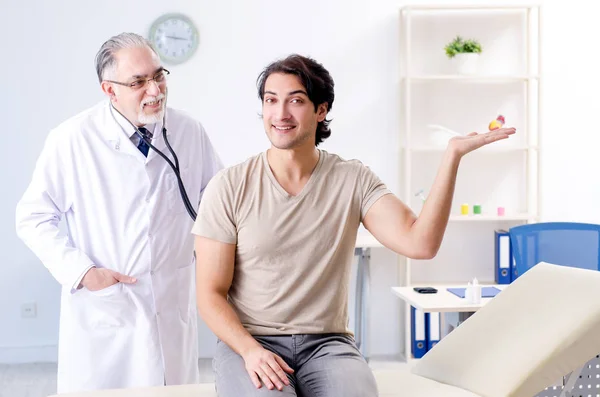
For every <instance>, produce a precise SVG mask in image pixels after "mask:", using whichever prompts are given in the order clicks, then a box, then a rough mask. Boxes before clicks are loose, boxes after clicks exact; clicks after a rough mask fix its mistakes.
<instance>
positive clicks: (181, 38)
mask: <svg viewBox="0 0 600 397" xmlns="http://www.w3.org/2000/svg"><path fill="white" fill-rule="evenodd" d="M165 37H166V38H168V39H173V40H185V41H188V39H186V38H185V37H177V36H165Z"/></svg>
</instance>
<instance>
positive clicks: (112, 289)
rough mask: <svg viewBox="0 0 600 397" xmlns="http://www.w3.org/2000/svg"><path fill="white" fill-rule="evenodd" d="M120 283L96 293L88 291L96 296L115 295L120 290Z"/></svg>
mask: <svg viewBox="0 0 600 397" xmlns="http://www.w3.org/2000/svg"><path fill="white" fill-rule="evenodd" d="M120 284H121V283H118V282H117V283H114V284H113V285H111V286H109V287H106V288H103V289H99V290H98V291H90V293H91V294H92V295H96V296H111V295H113V294H115V293H118V292H119V291H120V290H121V285H120Z"/></svg>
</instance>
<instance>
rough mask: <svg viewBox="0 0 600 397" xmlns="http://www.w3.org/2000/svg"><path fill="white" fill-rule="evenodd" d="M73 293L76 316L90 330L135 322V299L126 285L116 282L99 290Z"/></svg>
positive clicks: (123, 325) (122, 325)
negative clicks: (129, 293) (126, 289)
mask: <svg viewBox="0 0 600 397" xmlns="http://www.w3.org/2000/svg"><path fill="white" fill-rule="evenodd" d="M82 292H83V293H82V294H81V295H80V294H74V295H73V310H74V311H75V313H74V315H75V318H77V319H79V320H80V321H81V326H82V327H83V328H85V329H87V330H89V331H92V330H99V329H103V328H116V327H125V326H126V325H128V324H131V323H133V320H134V315H135V313H134V310H133V301H132V300H131V298H130V297H129V295H128V293H127V291H125V286H124V284H122V283H116V284H113V285H111V286H110V287H108V288H104V289H101V290H99V291H89V290H83V291H82Z"/></svg>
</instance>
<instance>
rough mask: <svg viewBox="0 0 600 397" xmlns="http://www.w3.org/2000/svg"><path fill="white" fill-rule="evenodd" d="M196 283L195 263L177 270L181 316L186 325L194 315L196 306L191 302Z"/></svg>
mask: <svg viewBox="0 0 600 397" xmlns="http://www.w3.org/2000/svg"><path fill="white" fill-rule="evenodd" d="M195 283H196V272H195V266H194V263H193V262H192V264H191V265H188V266H185V267H181V268H179V269H177V285H178V286H179V290H178V294H179V296H178V301H179V302H178V306H179V316H180V317H181V320H182V321H183V322H185V323H187V322H188V321H190V318H191V317H192V316H193V315H194V310H192V308H193V307H194V305H193V304H192V302H191V300H192V297H193V296H192V295H193V293H192V292H193V291H194V285H195Z"/></svg>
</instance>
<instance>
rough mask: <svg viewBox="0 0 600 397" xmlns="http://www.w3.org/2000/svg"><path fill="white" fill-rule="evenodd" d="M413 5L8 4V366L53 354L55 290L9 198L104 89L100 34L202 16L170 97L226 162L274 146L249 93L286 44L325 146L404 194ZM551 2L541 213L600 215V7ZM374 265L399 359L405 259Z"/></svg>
mask: <svg viewBox="0 0 600 397" xmlns="http://www.w3.org/2000/svg"><path fill="white" fill-rule="evenodd" d="M415 3H425V1H423V0H416V1H415ZM437 3H451V2H449V1H439V2H437ZM517 3H520V2H517ZM405 4H406V2H404V1H392V0H370V1H366V0H329V1H318V0H304V1H303V2H302V3H301V4H299V3H291V2H282V1H278V0H262V1H258V0H257V1H252V2H249V1H244V0H219V1H215V0H211V1H205V0H202V1H193V2H192V1H183V0H174V1H170V2H165V1H157V0H147V1H143V2H141V1H136V2H134V1H130V2H123V1H116V0H105V1H103V2H81V1H75V0H64V1H62V2H61V3H60V5H59V4H57V3H56V2H47V1H41V0H37V1H30V2H13V1H9V0H0V9H1V10H2V12H1V13H2V17H3V18H2V19H3V22H4V23H3V24H2V25H0V37H3V43H2V61H1V62H0V76H2V77H1V78H0V88H1V90H0V94H1V99H0V103H1V106H0V115H1V116H2V120H3V124H4V134H3V135H4V139H5V146H4V147H5V149H4V153H3V156H2V157H0V170H2V171H1V172H2V181H3V182H4V186H5V188H4V189H3V192H4V194H3V195H2V196H1V197H0V236H1V237H2V240H1V241H2V243H1V244H2V245H1V246H0V248H1V250H0V252H1V253H2V257H1V260H0V263H1V265H0V324H2V325H3V326H2V327H0V361H31V360H36V359H47V360H51V359H54V358H55V357H54V356H55V346H56V341H57V335H58V313H59V305H58V295H59V289H58V285H57V283H56V282H55V281H54V280H53V279H52V278H51V277H50V276H49V274H48V273H47V271H46V270H45V269H44V268H43V266H42V265H41V264H40V263H39V261H38V260H37V259H36V258H35V257H34V256H33V255H32V254H31V253H30V252H29V251H28V249H27V248H26V247H25V246H24V245H23V244H22V243H21V242H20V241H19V240H18V239H17V237H16V235H15V232H14V208H15V204H16V202H17V200H18V199H19V197H20V195H21V194H22V192H23V191H24V189H25V187H26V185H27V183H28V181H29V179H30V176H31V172H32V170H33V167H34V162H35V160H36V158H37V156H38V154H39V152H40V149H41V147H42V144H43V140H44V138H45V136H46V134H47V132H48V130H49V129H50V128H52V127H53V126H55V125H56V124H58V123H59V122H61V121H62V120H64V119H65V118H68V117H70V116H72V115H74V114H75V113H77V112H79V111H81V110H83V109H85V108H87V107H89V106H91V105H93V104H94V103H95V102H97V101H98V100H100V99H102V95H101V92H100V89H99V87H98V83H97V81H96V77H95V73H94V65H93V59H94V55H95V53H96V51H97V49H98V48H99V46H100V45H101V44H102V42H103V41H104V40H105V39H106V38H108V37H110V36H111V35H113V34H116V33H119V32H122V31H134V32H138V33H142V34H146V32H147V31H148V28H149V26H150V23H151V22H152V21H153V19H154V18H157V17H158V16H160V15H161V14H162V13H163V12H171V11H181V12H184V13H186V14H187V15H188V16H190V17H191V18H192V19H194V20H195V22H196V23H197V25H198V26H199V29H200V35H201V38H200V40H201V43H200V48H199V50H198V52H197V54H196V55H195V57H194V58H193V59H191V60H190V61H189V62H188V63H186V64H184V65H181V66H175V67H170V68H169V69H170V70H171V71H172V76H171V77H172V78H171V79H170V82H169V86H170V94H171V95H170V105H171V106H173V107H179V108H183V109H186V110H188V111H190V112H191V113H192V114H194V115H195V116H196V117H197V118H198V119H200V120H202V122H203V123H204V125H205V127H206V128H207V130H208V132H209V134H210V135H211V138H212V140H213V143H214V144H215V146H216V148H217V150H218V151H219V152H220V154H221V156H222V157H223V159H224V161H225V163H226V164H227V165H231V164H234V163H236V162H239V161H242V160H243V159H245V158H246V157H248V156H250V155H252V154H255V153H257V152H259V151H261V150H264V149H265V148H266V147H267V140H266V138H265V136H264V132H263V130H262V126H261V122H260V121H259V118H258V113H259V111H260V103H259V101H258V99H257V96H256V88H255V82H256V77H257V76H258V73H259V72H260V71H261V69H262V68H263V67H264V66H265V65H266V64H267V63H268V62H270V61H272V60H274V59H275V58H277V57H280V56H284V55H287V54H288V53H291V52H299V53H302V54H305V55H310V56H313V57H315V58H316V59H317V60H319V61H320V62H322V63H323V64H324V65H325V66H326V67H327V68H328V69H329V71H330V72H331V73H332V75H333V78H334V80H335V83H336V100H335V103H334V106H333V111H332V113H331V116H332V117H333V119H334V122H333V124H332V128H333V135H332V137H331V138H330V139H329V140H328V141H327V142H326V143H325V144H324V145H323V147H324V148H325V149H326V150H330V151H334V152H337V153H339V154H341V155H342V156H344V157H346V158H360V159H361V160H362V161H363V162H364V163H366V164H368V165H369V166H370V167H371V168H372V169H373V170H374V171H375V172H376V173H378V174H379V175H380V176H381V177H382V179H383V180H384V181H386V182H387V183H388V185H389V186H390V187H391V188H392V190H394V191H397V190H398V187H399V177H400V173H399V171H398V162H397V155H398V149H397V148H398V138H397V135H398V132H399V125H400V120H399V116H398V112H397V110H398V109H399V103H400V102H399V92H398V89H397V88H398V85H399V81H398V71H399V60H398V55H399V39H400V37H399V25H398V10H399V8H400V7H401V6H402V5H405ZM544 4H545V8H544V18H545V19H544V22H545V24H544V25H543V37H544V45H543V50H544V53H543V55H544V57H543V78H544V83H545V84H544V87H543V88H544V91H543V97H542V99H543V106H544V110H543V115H542V116H543V123H544V130H543V142H542V148H541V149H542V153H543V158H542V173H543V179H542V211H543V212H542V214H543V219H544V220H573V221H588V222H599V223H600V210H599V209H598V206H597V203H598V202H600V184H598V183H597V170H598V169H600V156H598V155H597V152H598V149H597V148H598V147H599V146H600V135H599V134H598V132H597V131H596V130H597V126H596V125H595V122H596V117H597V115H598V108H599V101H598V99H597V93H598V91H599V88H600V75H599V74H598V73H597V71H598V70H600V68H599V66H600V65H598V62H600V61H598V60H597V59H598V57H597V56H596V55H595V54H596V47H597V44H596V40H595V38H596V37H600V24H598V23H597V21H596V15H597V12H598V6H596V5H592V3H590V4H589V5H588V4H585V3H584V2H583V0H572V1H570V2H569V3H568V5H569V7H566V6H565V3H564V2H559V1H556V2H550V1H548V2H546V3H544ZM584 4H585V5H584ZM507 56H510V54H507ZM372 262H373V263H374V264H376V268H375V269H373V283H372V299H373V300H372V307H373V308H375V309H376V310H373V312H372V315H371V321H370V329H371V331H372V332H371V336H370V341H369V344H370V348H371V352H372V353H373V354H378V355H381V354H396V353H399V352H400V351H401V350H402V348H401V346H403V344H402V340H401V339H400V336H399V335H400V332H401V331H400V330H401V328H400V325H399V321H400V320H399V319H398V313H399V304H398V302H397V301H396V300H395V299H394V298H393V297H392V296H391V293H389V286H390V285H393V284H394V283H395V280H396V279H397V272H396V259H395V257H394V256H393V255H391V254H390V253H388V252H385V251H381V250H377V251H376V252H373V258H372ZM31 301H35V302H37V305H38V317H37V318H36V319H21V318H20V313H19V311H20V305H21V304H22V303H24V302H31ZM201 334H202V335H201V342H202V345H201V354H202V355H205V356H210V354H211V352H212V340H213V339H212V337H211V336H210V333H209V332H208V331H206V329H204V331H203V332H202V333H201Z"/></svg>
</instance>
